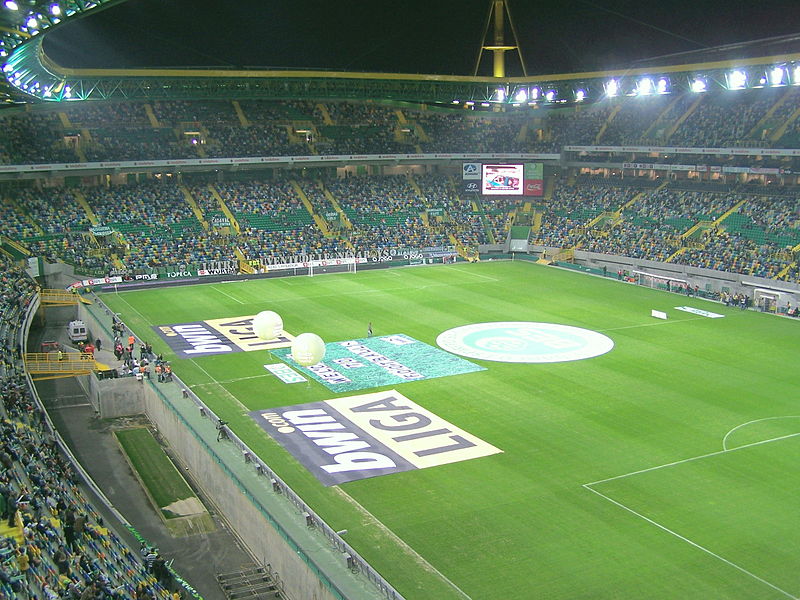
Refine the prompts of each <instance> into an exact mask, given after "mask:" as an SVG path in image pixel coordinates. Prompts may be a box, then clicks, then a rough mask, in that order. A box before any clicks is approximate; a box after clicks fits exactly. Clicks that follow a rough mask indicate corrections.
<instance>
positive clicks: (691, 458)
mask: <svg viewBox="0 0 800 600" xmlns="http://www.w3.org/2000/svg"><path fill="white" fill-rule="evenodd" d="M799 435H800V431H798V432H797V433H789V434H787V435H781V436H778V437H774V438H770V439H768V440H761V441H758V442H752V443H750V444H744V445H743V446H736V448H729V449H727V450H717V451H716V452H709V453H708V454H701V455H700V456H692V457H690V458H684V459H682V460H676V461H673V462H669V463H664V464H663V465H656V466H655V467H648V468H647V469H639V470H638V471H631V472H630V473H624V474H623V475H616V476H614V477H607V478H606V479H598V480H597V481H592V482H591V483H584V484H583V485H584V486H592V485H599V484H601V483H606V482H608V481H615V480H617V479H624V478H625V477H631V476H632V475H639V474H641V473H649V472H650V471H657V470H659V469H664V468H666V467H674V466H675V465H682V464H684V463H688V462H693V461H695V460H701V459H703V458H710V457H712V456H718V455H720V454H729V453H731V452H738V451H739V450H744V449H745V448H753V447H754V446H761V445H763V444H770V443H772V442H779V441H781V440H786V439H789V438H793V437H797V436H799Z"/></svg>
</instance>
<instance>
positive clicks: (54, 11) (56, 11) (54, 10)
mask: <svg viewBox="0 0 800 600" xmlns="http://www.w3.org/2000/svg"><path fill="white" fill-rule="evenodd" d="M50 14H51V15H53V16H54V17H60V16H61V7H60V6H59V5H58V4H51V5H50Z"/></svg>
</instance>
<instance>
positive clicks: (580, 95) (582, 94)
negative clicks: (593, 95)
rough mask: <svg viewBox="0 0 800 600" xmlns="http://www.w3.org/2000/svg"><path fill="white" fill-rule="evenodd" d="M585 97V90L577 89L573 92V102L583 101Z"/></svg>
mask: <svg viewBox="0 0 800 600" xmlns="http://www.w3.org/2000/svg"><path fill="white" fill-rule="evenodd" d="M585 99H586V90H577V91H576V92H575V102H583V101H584V100H585Z"/></svg>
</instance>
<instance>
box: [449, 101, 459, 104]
mask: <svg viewBox="0 0 800 600" xmlns="http://www.w3.org/2000/svg"><path fill="white" fill-rule="evenodd" d="M451 104H461V100H453V101H452V102H451Z"/></svg>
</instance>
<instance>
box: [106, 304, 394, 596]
mask: <svg viewBox="0 0 800 600" xmlns="http://www.w3.org/2000/svg"><path fill="white" fill-rule="evenodd" d="M90 294H91V295H92V297H93V299H94V301H95V304H96V305H97V307H99V308H101V309H102V310H105V311H106V314H108V315H109V316H111V315H114V314H115V313H114V312H113V311H112V310H111V309H110V308H109V307H108V306H107V305H106V304H105V303H104V302H103V301H102V300H101V299H100V297H99V296H97V294H95V292H93V291H92V292H90ZM117 319H118V320H119V317H117ZM122 324H123V325H125V323H124V322H122ZM101 326H102V327H103V328H104V329H105V331H106V333H107V334H108V335H112V337H113V334H112V333H111V331H110V330H109V329H108V328H106V327H105V325H103V324H101ZM126 327H127V325H126ZM128 330H129V331H132V330H131V329H130V327H128ZM133 335H134V337H135V338H136V341H137V343H139V344H141V343H142V340H141V339H140V338H139V337H138V336H137V335H136V334H135V333H133ZM173 380H174V383H175V384H176V387H178V388H180V389H181V390H182V392H183V397H185V398H188V399H190V400H191V401H192V402H193V403H194V404H195V406H196V408H197V410H198V411H199V412H200V414H201V415H204V416H205V417H206V418H208V419H209V420H210V421H211V422H212V423H213V424H214V425H215V427H216V428H217V431H218V432H219V433H220V434H222V437H223V438H226V439H227V440H229V441H230V442H231V443H232V444H234V445H235V446H236V447H237V448H238V450H239V451H240V453H241V454H242V456H246V457H247V460H249V461H251V462H252V464H253V469H255V471H256V472H257V473H258V474H259V475H262V476H263V477H264V482H265V483H264V485H265V486H266V485H267V483H268V484H269V485H270V486H271V489H272V492H273V493H275V494H278V495H280V496H281V497H283V498H284V499H285V500H286V501H288V502H289V503H290V504H291V505H292V506H294V507H295V509H297V511H298V512H299V514H301V515H305V519H306V523H307V524H308V525H309V527H313V528H314V529H315V530H316V531H318V532H319V533H321V534H322V536H323V537H324V538H325V539H326V540H327V541H328V543H329V544H330V545H331V546H332V547H333V548H335V549H336V550H338V551H339V552H341V553H342V554H345V555H347V557H346V563H345V564H346V567H347V568H348V569H349V570H350V571H351V572H353V573H359V574H361V575H363V576H364V577H365V578H366V579H367V581H369V582H370V583H371V584H372V585H374V586H375V587H376V588H377V590H378V591H380V592H381V593H382V594H383V595H384V596H385V597H386V598H387V599H389V600H404V598H403V596H402V595H401V594H400V592H398V591H397V590H396V589H395V588H394V587H393V586H392V585H391V584H390V583H389V582H388V581H386V580H385V579H384V578H383V577H382V576H381V574H380V573H378V572H377V571H376V570H375V569H374V568H373V567H372V566H371V565H370V564H369V563H368V562H367V561H366V560H365V559H364V558H363V557H362V556H361V555H359V554H358V552H356V550H355V549H354V548H353V547H352V546H350V545H349V544H348V543H347V542H345V541H344V540H343V539H342V537H341V536H340V535H339V534H338V533H337V532H336V531H335V530H334V529H333V528H332V527H331V526H330V525H328V524H327V523H326V522H325V521H324V520H323V519H322V517H320V516H319V515H318V514H317V513H316V512H314V510H313V509H312V508H311V507H310V506H309V505H308V504H306V502H305V501H304V500H303V499H302V498H301V497H300V495H299V494H297V493H296V492H295V491H294V490H293V489H292V488H291V487H289V485H288V484H287V483H286V482H284V481H283V479H281V478H280V476H279V475H278V474H277V473H275V472H274V471H273V470H272V469H271V468H270V467H269V465H268V464H267V463H266V462H264V461H263V460H262V459H261V458H260V457H259V456H258V455H257V454H256V453H255V452H254V451H253V450H251V449H250V447H249V446H248V445H247V444H246V443H245V442H244V441H243V440H242V439H241V438H239V436H237V435H236V434H235V433H234V432H233V431H232V430H231V429H230V428H229V427H228V425H227V424H226V423H225V421H223V420H222V419H220V418H219V417H218V416H217V415H216V413H214V411H212V410H211V409H210V408H209V407H208V406H207V405H206V404H205V403H204V402H203V401H202V400H201V399H200V397H198V396H197V395H196V394H195V393H194V392H193V391H192V390H191V389H190V387H189V386H188V385H186V384H185V383H184V382H183V381H182V380H181V379H180V377H179V376H178V375H177V374H173ZM149 383H150V385H151V387H152V389H153V390H154V391H155V392H156V394H157V395H158V396H159V397H160V398H161V400H162V402H163V403H164V405H165V406H166V407H167V408H169V410H170V411H171V412H172V413H173V414H175V416H176V417H177V418H178V419H179V420H180V421H181V423H182V424H183V426H184V427H185V428H186V429H187V430H188V431H190V432H191V433H192V435H193V436H194V437H195V439H196V440H197V442H198V443H199V444H200V445H201V446H203V447H204V449H205V450H206V452H207V453H208V454H209V455H210V456H211V457H212V458H214V460H215V461H216V462H217V464H218V465H219V467H220V468H221V469H222V470H223V471H224V472H225V474H226V475H227V476H228V477H229V478H230V479H231V481H233V482H234V483H235V484H236V485H237V487H238V488H239V489H240V491H241V492H242V493H243V494H244V495H245V496H246V497H247V498H248V499H249V500H250V501H251V502H252V503H253V504H254V505H255V506H256V507H257V508H258V510H259V511H260V512H261V513H262V514H263V515H264V517H265V518H266V519H267V521H268V522H269V523H270V524H271V525H272V526H273V527H274V529H275V530H276V531H277V532H278V533H279V534H280V535H281V537H282V538H283V539H284V540H285V541H286V543H287V544H288V545H289V547H290V548H291V549H292V550H293V551H295V552H296V553H297V555H298V556H300V558H301V559H302V560H303V562H304V563H305V564H306V565H307V566H308V567H309V568H310V569H311V570H312V572H313V573H314V574H315V575H316V576H317V577H318V578H319V580H320V581H321V582H322V583H323V584H324V585H325V586H326V587H327V588H328V589H329V590H330V591H331V592H333V593H334V594H335V595H336V596H337V597H338V598H340V599H341V600H347V597H346V596H345V595H344V593H343V592H342V591H341V590H340V589H339V588H338V587H337V586H336V584H335V583H334V582H333V581H331V579H330V578H329V576H328V575H327V573H326V572H325V570H324V569H323V568H322V567H320V566H319V565H318V564H317V563H316V562H315V561H314V559H313V558H311V557H310V556H309V555H308V554H307V553H306V552H305V550H304V549H303V548H302V546H301V545H300V544H299V543H298V542H297V540H295V539H294V537H293V536H292V535H291V534H290V533H289V532H288V531H287V530H286V528H285V527H284V526H283V525H282V524H281V523H280V521H279V520H278V519H277V518H275V516H274V515H272V514H271V513H270V512H269V510H268V509H267V507H265V506H264V505H263V504H262V503H261V502H260V501H259V499H258V498H257V497H255V496H254V495H253V494H252V493H251V492H250V490H249V489H248V487H247V485H246V484H245V482H243V481H242V480H241V479H240V478H239V476H238V475H237V474H236V473H235V472H234V471H233V470H232V469H231V468H230V467H228V465H226V464H225V460H224V459H223V458H222V457H220V456H219V455H218V454H217V452H216V451H215V450H214V448H213V447H212V446H211V445H210V444H209V443H208V441H207V440H206V438H205V437H204V436H203V435H202V434H201V432H199V431H197V430H196V429H195V428H194V427H193V426H192V424H191V423H190V422H189V421H188V420H187V419H186V418H185V416H184V415H182V414H181V411H180V410H178V409H177V408H176V407H175V406H174V405H173V402H172V400H171V399H170V398H169V397H168V396H167V395H166V394H165V393H164V392H163V391H162V390H161V389H160V387H159V386H158V385H157V384H155V383H153V382H149Z"/></svg>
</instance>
